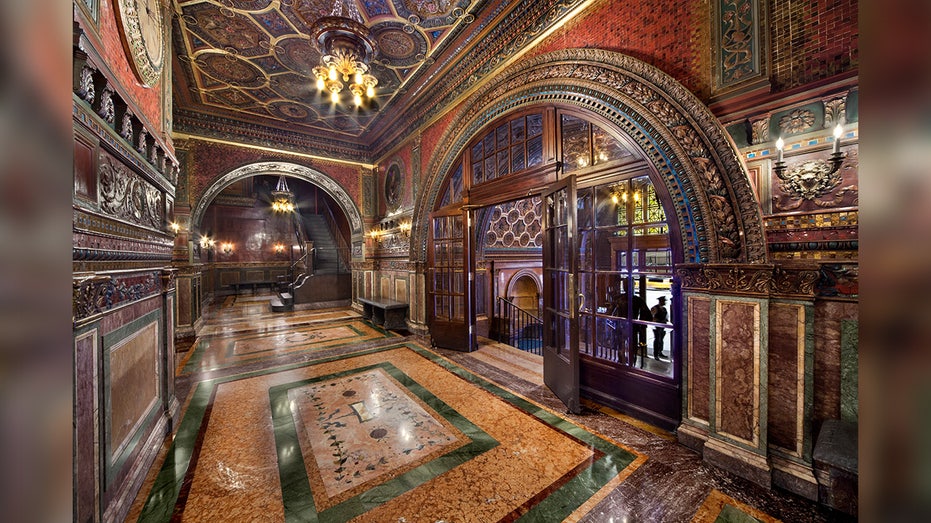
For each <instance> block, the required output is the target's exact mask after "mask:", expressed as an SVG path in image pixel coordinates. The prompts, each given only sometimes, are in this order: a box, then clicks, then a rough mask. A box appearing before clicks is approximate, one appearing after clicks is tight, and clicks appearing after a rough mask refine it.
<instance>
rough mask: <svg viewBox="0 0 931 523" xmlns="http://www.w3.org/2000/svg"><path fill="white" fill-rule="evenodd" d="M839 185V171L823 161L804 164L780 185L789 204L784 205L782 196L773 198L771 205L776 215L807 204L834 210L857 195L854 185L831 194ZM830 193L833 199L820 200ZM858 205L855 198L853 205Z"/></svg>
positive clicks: (785, 202)
mask: <svg viewBox="0 0 931 523" xmlns="http://www.w3.org/2000/svg"><path fill="white" fill-rule="evenodd" d="M842 181H843V176H842V170H841V169H837V170H833V169H832V167H831V165H830V164H829V163H828V162H826V161H824V160H810V161H807V162H803V163H801V164H799V165H797V166H795V167H793V168H792V169H790V170H789V171H788V172H787V173H786V174H785V177H784V179H782V180H781V181H780V185H779V188H780V189H781V190H782V191H783V192H784V193H785V194H786V195H787V196H788V201H785V198H783V197H782V196H776V197H774V198H773V200H774V201H773V204H774V206H775V208H776V210H778V211H792V210H795V209H798V208H799V207H800V206H801V205H802V203H803V202H804V201H806V200H808V201H811V202H813V203H814V204H815V205H817V206H818V207H836V206H837V205H839V204H840V203H841V202H842V201H843V200H844V198H845V197H846V196H847V195H848V193H849V194H852V195H855V196H857V195H858V187H857V186H856V185H848V186H845V187H844V188H842V189H841V190H839V191H836V192H834V191H835V189H837V187H838V186H839V185H840V184H841V182H842ZM832 192H834V196H833V197H832V198H830V199H828V200H824V199H821V197H822V196H825V195H827V194H830V193H832ZM858 201H859V197H858V196H857V200H855V202H858Z"/></svg>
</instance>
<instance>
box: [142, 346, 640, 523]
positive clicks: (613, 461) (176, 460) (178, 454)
mask: <svg viewBox="0 0 931 523" xmlns="http://www.w3.org/2000/svg"><path fill="white" fill-rule="evenodd" d="M399 348H408V349H410V350H412V351H413V352H415V353H417V354H419V355H420V356H422V357H424V358H426V359H428V360H430V361H432V362H434V363H436V364H437V365H440V366H442V367H443V368H445V369H446V370H448V371H449V372H451V373H453V374H455V375H456V376H459V377H460V378H462V379H464V380H466V381H468V382H470V383H472V384H474V385H476V386H478V387H480V388H482V389H483V390H486V391H488V392H490V393H492V394H494V395H496V396H498V397H500V398H501V399H502V400H504V401H506V402H507V403H509V404H511V405H512V406H514V407H515V408H517V409H519V410H521V411H523V412H525V413H527V414H529V415H531V416H534V417H535V418H537V419H538V420H540V421H542V422H543V423H545V424H547V425H550V426H551V427H553V428H555V429H557V430H560V431H562V432H563V433H565V434H568V435H570V436H572V437H574V438H576V439H577V440H579V441H581V442H584V443H586V444H588V445H589V446H591V447H592V448H593V449H596V450H598V451H599V452H600V454H601V455H600V457H598V458H597V459H594V460H593V461H592V462H591V463H590V466H589V467H587V468H586V469H585V470H582V471H581V472H580V473H579V474H576V475H575V476H574V477H572V478H571V479H570V480H568V481H567V482H565V483H564V484H562V485H561V486H560V488H558V489H557V490H555V491H554V492H552V493H550V494H549V495H548V496H547V497H546V498H544V499H543V500H541V501H540V502H539V503H537V504H535V505H534V506H532V507H530V508H529V509H528V510H527V511H526V512H525V513H523V515H522V516H521V517H520V518H519V519H518V521H526V522H531V521H561V520H563V519H565V518H566V517H568V516H569V515H570V514H572V513H573V512H574V511H575V510H576V509H578V508H579V507H580V506H581V505H582V504H583V503H584V502H585V501H587V500H588V499H589V498H591V497H592V496H593V495H595V494H596V493H597V492H598V491H599V490H600V489H601V488H602V487H603V486H604V485H605V484H607V482H608V481H610V480H611V479H612V478H614V477H616V476H617V475H618V474H619V473H620V472H621V471H623V470H624V469H625V468H626V467H627V466H629V465H630V464H631V463H632V462H633V461H634V459H636V456H635V455H634V454H633V453H631V452H629V451H627V450H625V449H623V448H621V447H618V446H617V445H615V444H614V443H612V442H610V441H608V440H606V439H604V438H602V437H600V436H598V435H596V434H593V433H591V432H589V431H588V430H586V429H584V428H582V427H580V426H579V425H576V424H575V423H573V422H571V421H568V420H566V419H563V418H561V417H559V416H557V415H556V414H553V413H551V412H550V411H548V410H546V409H545V408H543V407H541V406H539V405H536V404H534V403H532V402H530V401H528V400H526V399H524V398H521V397H520V396H517V395H516V394H514V393H512V392H510V391H508V390H507V389H504V388H502V387H500V386H498V385H496V384H494V383H492V382H490V381H488V380H486V379H484V378H482V377H480V376H478V375H476V374H473V373H472V372H470V371H468V370H466V369H464V368H462V367H460V366H458V365H456V364H455V363H453V362H451V361H449V360H446V359H445V358H443V357H441V356H439V355H437V354H435V353H433V352H431V351H429V350H427V349H425V348H423V347H421V346H419V345H416V344H414V343H410V342H405V343H400V344H397V345H389V346H386V347H378V348H373V349H370V350H364V351H359V352H353V353H348V354H340V355H336V356H331V357H327V358H321V359H319V360H314V361H311V362H300V363H295V364H291V365H284V366H279V367H274V368H269V369H260V370H256V371H252V372H247V373H242V374H236V375H232V376H226V377H223V378H217V379H213V380H207V381H203V382H201V383H199V384H198V385H197V387H196V388H195V389H194V392H193V394H192V397H191V401H190V403H189V405H188V408H187V410H186V412H185V414H184V417H183V418H182V420H181V423H180V425H179V427H178V432H177V434H176V435H175V438H174V440H173V441H172V443H171V447H170V448H169V451H168V455H167V457H166V458H165V462H164V464H163V465H162V467H161V469H160V470H159V473H158V476H157V478H156V480H155V483H154V485H153V487H152V489H151V490H150V492H149V495H148V497H147V499H146V503H145V505H144V507H143V509H142V512H141V514H140V516H139V519H138V521H145V522H154V521H168V520H169V519H171V517H172V514H173V513H174V510H175V505H176V504H177V502H178V498H179V495H180V494H181V491H182V486H183V485H182V484H183V482H184V479H185V476H186V475H187V472H188V468H189V466H190V463H191V460H192V457H194V453H195V452H196V451H198V449H196V446H197V438H198V435H199V434H200V432H201V431H202V429H203V428H205V427H206V425H205V423H206V421H207V419H205V418H208V419H209V416H207V412H208V409H209V408H210V406H211V404H212V400H211V398H212V397H213V394H214V393H215V391H216V387H217V386H218V385H220V384H222V383H227V382H230V381H236V380H241V379H247V378H251V377H255V376H260V375H264V374H270V373H277V372H283V371H288V370H292V369H296V368H301V367H306V366H310V365H318V364H322V363H327V362H331V361H336V360H340V359H348V358H352V357H356V356H364V355H367V354H375V353H378V352H385V351H390V350H395V349H399ZM305 474H306V473H305Z"/></svg>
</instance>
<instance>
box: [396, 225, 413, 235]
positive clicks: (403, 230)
mask: <svg viewBox="0 0 931 523" xmlns="http://www.w3.org/2000/svg"><path fill="white" fill-rule="evenodd" d="M411 227H413V225H412V224H411V222H401V225H399V226H398V229H399V230H400V231H401V234H403V235H405V236H410V234H411Z"/></svg>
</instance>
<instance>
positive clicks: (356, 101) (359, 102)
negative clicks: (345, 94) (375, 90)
mask: <svg viewBox="0 0 931 523" xmlns="http://www.w3.org/2000/svg"><path fill="white" fill-rule="evenodd" d="M352 103H354V104H356V107H359V106H360V105H362V97H361V96H359V95H358V94H353V95H352Z"/></svg>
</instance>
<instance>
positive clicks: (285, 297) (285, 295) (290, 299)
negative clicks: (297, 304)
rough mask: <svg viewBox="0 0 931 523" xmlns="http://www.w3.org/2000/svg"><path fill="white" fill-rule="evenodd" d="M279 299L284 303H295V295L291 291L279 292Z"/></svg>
mask: <svg viewBox="0 0 931 523" xmlns="http://www.w3.org/2000/svg"><path fill="white" fill-rule="evenodd" d="M278 299H279V301H281V303H282V304H284V305H294V296H293V295H292V294H291V293H290V292H279V293H278Z"/></svg>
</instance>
